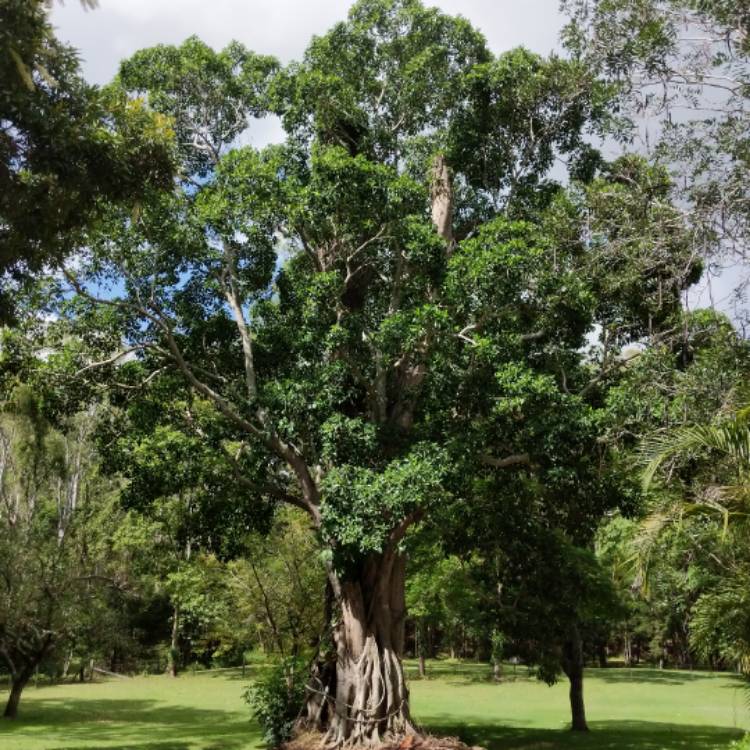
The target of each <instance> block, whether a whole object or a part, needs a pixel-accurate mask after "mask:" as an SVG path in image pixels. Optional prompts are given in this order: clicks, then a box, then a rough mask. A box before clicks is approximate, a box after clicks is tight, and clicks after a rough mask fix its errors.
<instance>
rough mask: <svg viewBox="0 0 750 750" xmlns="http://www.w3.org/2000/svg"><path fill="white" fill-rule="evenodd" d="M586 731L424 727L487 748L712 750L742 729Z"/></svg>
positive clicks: (644, 724)
mask: <svg viewBox="0 0 750 750" xmlns="http://www.w3.org/2000/svg"><path fill="white" fill-rule="evenodd" d="M590 727H591V731H590V732H587V733H582V732H571V731H568V730H558V729H531V728H524V727H507V726H483V725H481V724H479V723H476V724H473V723H471V722H467V723H462V724H440V723H435V722H431V723H430V725H429V727H428V729H429V730H430V731H432V732H434V733H436V734H443V735H452V736H457V737H460V738H461V739H462V740H463V741H464V742H466V744H468V745H481V746H482V747H486V748H488V750H532V749H533V750H558V749H562V748H582V749H585V750H716V749H717V748H726V746H727V745H728V744H729V743H730V742H731V741H732V740H736V739H739V738H740V737H742V736H743V735H744V732H743V731H741V730H739V729H732V728H729V727H711V726H685V725H684V724H664V723H660V722H649V721H598V722H591V723H590Z"/></svg>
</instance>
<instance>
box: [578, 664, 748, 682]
mask: <svg viewBox="0 0 750 750" xmlns="http://www.w3.org/2000/svg"><path fill="white" fill-rule="evenodd" d="M586 676H587V677H591V678H594V679H599V680H603V681H604V682H614V683H627V682H634V683H635V682H642V683H647V684H651V685H684V684H685V683H688V682H701V681H705V680H715V679H717V678H724V679H733V678H737V676H736V675H735V674H732V673H730V672H688V671H684V672H683V671H681V670H674V669H651V668H648V667H635V668H633V669H629V668H627V667H615V668H611V669H587V670H586ZM737 679H739V678H737Z"/></svg>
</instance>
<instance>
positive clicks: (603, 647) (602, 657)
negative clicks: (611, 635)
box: [598, 643, 609, 669]
mask: <svg viewBox="0 0 750 750" xmlns="http://www.w3.org/2000/svg"><path fill="white" fill-rule="evenodd" d="M598 657H599V667H600V668H601V669H606V668H607V667H608V666H609V665H608V663H607V644H606V643H600V644H599V648H598Z"/></svg>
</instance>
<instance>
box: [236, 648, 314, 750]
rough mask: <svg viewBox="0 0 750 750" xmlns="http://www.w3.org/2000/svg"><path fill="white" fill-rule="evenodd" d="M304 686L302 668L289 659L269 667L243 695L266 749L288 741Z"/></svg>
mask: <svg viewBox="0 0 750 750" xmlns="http://www.w3.org/2000/svg"><path fill="white" fill-rule="evenodd" d="M306 684H307V673H306V671H305V668H304V665H303V664H302V663H300V661H299V660H297V659H294V658H290V659H284V660H282V661H281V662H279V663H278V664H276V665H275V666H274V667H272V668H271V669H270V670H269V671H268V672H267V673H266V674H265V675H263V677H260V678H258V679H257V680H256V681H255V682H254V683H253V685H251V686H250V687H249V688H248V689H247V691H246V692H245V700H246V701H247V703H248V705H249V706H250V710H251V712H252V714H253V717H254V718H255V720H256V721H257V722H258V724H260V726H261V729H262V730H263V739H264V741H265V743H266V744H267V745H268V747H278V746H279V745H280V744H281V743H282V742H285V741H286V740H288V739H289V738H290V737H291V734H292V729H293V728H294V722H295V720H296V719H297V718H298V717H299V714H300V711H301V709H302V702H303V700H304V698H305V692H306V690H305V686H306Z"/></svg>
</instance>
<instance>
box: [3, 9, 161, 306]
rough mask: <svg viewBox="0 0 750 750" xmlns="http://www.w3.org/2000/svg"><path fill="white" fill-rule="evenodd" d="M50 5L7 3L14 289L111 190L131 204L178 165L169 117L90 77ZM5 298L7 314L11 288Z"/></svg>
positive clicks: (9, 240) (8, 191)
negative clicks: (60, 32)
mask: <svg viewBox="0 0 750 750" xmlns="http://www.w3.org/2000/svg"><path fill="white" fill-rule="evenodd" d="M48 11H49V9H48V4H47V3H45V2H43V1H42V0H33V1H32V2H25V0H5V1H4V2H3V3H2V5H1V6H0V48H2V53H1V54H0V81H2V84H1V85H0V119H2V121H3V136H2V138H0V163H2V169H0V219H1V221H2V229H1V230H0V273H2V274H3V275H4V278H5V282H4V283H5V284H7V285H8V287H9V289H11V290H12V289H14V288H15V289H16V290H18V288H19V287H18V286H17V285H18V284H21V283H23V282H24V281H28V277H27V275H26V274H27V272H28V271H32V272H39V271H40V270H41V269H42V268H43V267H44V266H45V264H48V263H50V262H56V261H59V260H60V258H62V257H64V256H65V255H66V254H67V253H68V252H69V251H70V248H71V247H72V246H73V245H74V244H75V242H76V241H77V240H78V239H79V238H80V234H81V231H82V230H83V229H85V227H86V225H87V224H89V223H90V222H91V221H92V220H93V219H94V218H95V217H96V216H98V215H99V212H100V208H101V201H102V199H105V200H112V201H121V202H124V204H125V205H127V206H128V210H132V208H133V206H134V205H135V204H137V202H138V201H140V200H141V199H142V198H143V196H144V192H145V191H148V190H149V189H154V188H156V189H164V188H168V187H169V185H170V183H171V176H172V172H173V161H172V130H171V127H170V124H169V122H168V121H167V120H166V119H165V118H160V117H156V116H154V115H153V114H152V113H151V112H149V111H147V110H146V109H145V108H144V107H143V106H142V104H141V103H140V102H138V101H137V100H131V99H128V98H126V97H123V96H118V95H115V94H113V93H107V92H102V91H99V90H97V89H95V88H94V87H91V86H89V85H87V84H86V83H85V82H84V81H83V79H82V78H81V76H80V72H79V66H78V58H77V55H76V53H75V51H74V50H72V49H70V48H69V47H67V46H65V45H63V44H62V43H61V42H60V41H59V40H58V39H57V38H56V37H55V36H54V34H53V31H52V27H51V25H50V23H49V20H48ZM0 305H1V306H2V309H0V313H2V315H3V316H6V317H7V316H8V315H9V314H10V313H11V312H12V305H11V300H10V299H9V298H8V296H7V294H4V295H3V296H2V298H0Z"/></svg>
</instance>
